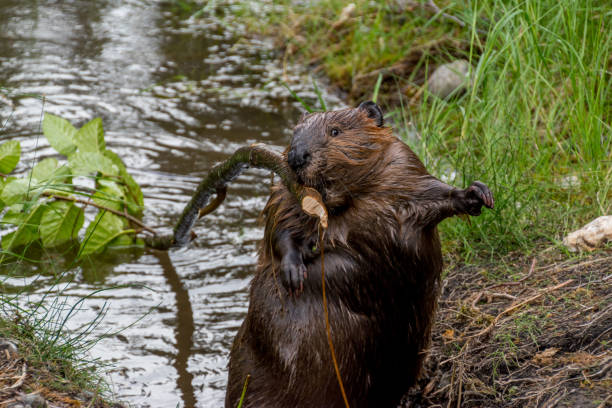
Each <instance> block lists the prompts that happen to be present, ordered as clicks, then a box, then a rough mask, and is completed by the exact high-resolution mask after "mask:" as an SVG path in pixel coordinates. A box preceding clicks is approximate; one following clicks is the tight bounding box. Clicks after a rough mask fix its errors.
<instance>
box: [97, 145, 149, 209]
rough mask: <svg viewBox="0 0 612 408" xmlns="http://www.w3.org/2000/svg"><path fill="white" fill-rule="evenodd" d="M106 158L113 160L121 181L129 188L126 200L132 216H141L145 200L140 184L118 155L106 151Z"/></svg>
mask: <svg viewBox="0 0 612 408" xmlns="http://www.w3.org/2000/svg"><path fill="white" fill-rule="evenodd" d="M104 156H106V157H108V158H109V159H111V160H112V162H113V164H114V165H115V166H117V168H118V169H119V177H121V181H122V182H123V183H124V184H125V186H126V187H127V191H126V199H127V205H128V210H129V211H130V214H132V215H136V214H140V213H141V212H142V208H143V207H144V200H143V195H142V190H140V186H139V185H138V183H136V181H135V180H134V178H133V177H132V176H131V175H130V173H128V171H127V169H126V168H125V164H123V161H122V160H121V158H120V157H119V156H118V155H117V153H115V152H112V151H110V150H106V151H105V152H104Z"/></svg>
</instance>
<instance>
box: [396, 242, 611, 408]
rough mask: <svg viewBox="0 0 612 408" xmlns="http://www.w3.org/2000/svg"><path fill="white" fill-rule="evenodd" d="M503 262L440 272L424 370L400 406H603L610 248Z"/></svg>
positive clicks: (607, 400)
mask: <svg viewBox="0 0 612 408" xmlns="http://www.w3.org/2000/svg"><path fill="white" fill-rule="evenodd" d="M502 263H504V264H505V265H504V266H500V265H499V264H482V265H477V266H476V265H475V266H458V267H456V268H453V269H451V270H450V271H449V272H448V276H447V278H446V279H445V281H444V287H443V290H442V296H441V298H440V302H439V311H438V315H437V322H436V325H435V328H434V332H433V336H432V345H431V348H430V350H429V353H430V355H429V358H428V362H427V368H428V372H427V374H426V375H425V376H424V378H422V380H421V382H420V387H417V388H415V389H414V390H412V391H411V392H410V393H409V394H408V395H407V401H406V402H405V404H404V406H405V407H416V406H430V407H434V406H461V407H483V406H486V407H504V408H511V407H517V408H518V407H585V408H586V407H593V408H604V407H609V406H610V405H611V404H612V398H611V395H612V349H611V348H610V342H611V341H612V292H611V291H610V287H611V286H610V285H611V284H612V275H610V271H612V251H610V250H607V251H605V250H604V251H600V252H598V253H596V254H592V255H590V256H584V257H581V258H575V259H567V258H565V256H563V255H562V254H561V253H557V252H552V253H551V252H550V251H544V252H542V253H540V254H538V255H535V256H532V257H526V256H521V255H514V256H509V257H506V258H504V259H503V260H502ZM504 275H505V276H504ZM419 404H420V405H419Z"/></svg>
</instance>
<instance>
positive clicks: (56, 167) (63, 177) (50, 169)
mask: <svg viewBox="0 0 612 408" xmlns="http://www.w3.org/2000/svg"><path fill="white" fill-rule="evenodd" d="M32 178H34V179H36V180H38V181H39V182H41V183H44V182H46V181H49V184H50V185H53V184H66V183H69V182H70V180H69V178H70V168H69V167H68V166H65V165H60V164H59V162H58V161H57V159H55V158H53V157H48V158H46V159H43V160H41V161H39V162H38V163H37V164H36V166H34V168H33V169H32Z"/></svg>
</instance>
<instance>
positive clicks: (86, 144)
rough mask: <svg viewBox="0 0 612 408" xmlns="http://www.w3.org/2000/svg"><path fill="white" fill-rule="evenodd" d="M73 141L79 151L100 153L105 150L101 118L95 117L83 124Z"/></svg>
mask: <svg viewBox="0 0 612 408" xmlns="http://www.w3.org/2000/svg"><path fill="white" fill-rule="evenodd" d="M75 142H76V144H77V146H78V148H79V151H80V152H97V153H102V152H103V151H104V150H106V144H105V143H104V128H103V127H102V119H101V118H95V119H92V120H90V121H89V122H87V123H86V124H84V125H83V127H82V128H80V129H79V131H78V132H77V134H76V137H75Z"/></svg>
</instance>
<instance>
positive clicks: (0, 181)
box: [0, 177, 12, 211]
mask: <svg viewBox="0 0 612 408" xmlns="http://www.w3.org/2000/svg"><path fill="white" fill-rule="evenodd" d="M10 179H12V177H7V178H2V177H0V196H1V195H2V190H4V186H6V185H7V184H8V182H9V181H11V180H10ZM5 205H6V204H4V201H2V199H1V198H0V211H2V209H3V208H4V207H5Z"/></svg>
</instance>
